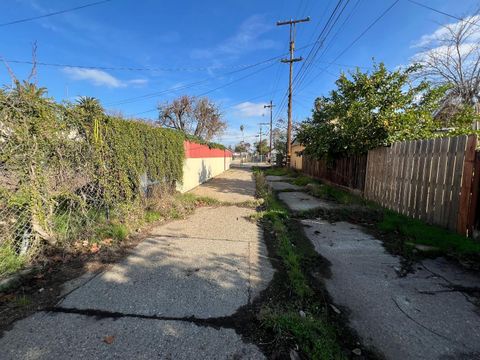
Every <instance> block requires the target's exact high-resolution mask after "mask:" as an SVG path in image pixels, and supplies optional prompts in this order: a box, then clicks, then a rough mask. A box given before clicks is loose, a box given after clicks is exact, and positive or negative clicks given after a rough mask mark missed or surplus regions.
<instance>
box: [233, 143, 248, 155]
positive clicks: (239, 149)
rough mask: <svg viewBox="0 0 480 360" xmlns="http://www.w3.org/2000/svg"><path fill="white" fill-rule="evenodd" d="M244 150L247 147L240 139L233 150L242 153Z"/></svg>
mask: <svg viewBox="0 0 480 360" xmlns="http://www.w3.org/2000/svg"><path fill="white" fill-rule="evenodd" d="M246 151H247V148H246V146H245V143H244V142H243V141H241V142H239V143H238V144H237V145H235V152H237V153H242V152H246Z"/></svg>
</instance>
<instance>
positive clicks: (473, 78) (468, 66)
mask: <svg viewBox="0 0 480 360" xmlns="http://www.w3.org/2000/svg"><path fill="white" fill-rule="evenodd" d="M479 39H480V15H479V14H478V12H477V13H475V14H474V15H473V16H469V17H465V18H464V19H463V20H461V21H458V22H456V23H453V24H448V25H445V26H443V27H441V28H440V29H438V30H437V31H435V33H434V34H433V35H427V36H424V37H423V38H422V39H421V44H420V45H421V46H422V47H423V49H422V51H421V52H420V53H418V54H417V55H416V56H415V57H414V61H415V62H417V63H418V64H419V65H420V67H419V71H418V73H419V74H420V75H421V76H424V77H426V78H427V79H429V80H431V81H432V82H434V83H436V84H448V85H450V86H451V89H450V90H449V91H448V93H447V98H446V99H445V100H446V101H445V104H444V110H447V109H449V110H447V112H448V111H453V109H454V108H455V107H457V106H459V105H469V106H478V105H477V104H478V103H479V102H480V42H479Z"/></svg>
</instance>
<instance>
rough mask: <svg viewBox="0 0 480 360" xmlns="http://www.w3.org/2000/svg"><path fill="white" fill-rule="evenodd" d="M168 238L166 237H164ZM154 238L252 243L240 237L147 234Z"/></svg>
mask: <svg viewBox="0 0 480 360" xmlns="http://www.w3.org/2000/svg"><path fill="white" fill-rule="evenodd" d="M163 238H166V239H163ZM148 239H153V240H167V239H180V240H185V239H195V240H205V241H226V242H237V243H248V244H250V243H251V242H252V240H239V239H222V238H205V237H200V236H189V235H163V234H162V235H155V234H151V235H149V236H147V238H146V240H148Z"/></svg>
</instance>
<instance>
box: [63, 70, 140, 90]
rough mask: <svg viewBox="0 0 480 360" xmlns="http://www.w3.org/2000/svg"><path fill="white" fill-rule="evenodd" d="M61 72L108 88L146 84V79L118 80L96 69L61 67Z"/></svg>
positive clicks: (74, 78) (75, 78)
mask: <svg viewBox="0 0 480 360" xmlns="http://www.w3.org/2000/svg"><path fill="white" fill-rule="evenodd" d="M63 72H64V73H65V74H67V75H68V76H69V77H70V78H71V79H73V80H85V81H88V82H90V83H92V84H93V85H95V86H106V87H109V88H124V87H127V86H129V85H133V86H135V87H142V86H145V85H147V84H148V79H142V78H139V79H132V80H126V81H124V80H120V79H118V78H116V77H115V76H113V75H110V74H109V73H107V72H106V71H103V70H97V69H84V68H77V67H66V68H63Z"/></svg>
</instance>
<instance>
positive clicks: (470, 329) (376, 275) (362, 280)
mask: <svg viewBox="0 0 480 360" xmlns="http://www.w3.org/2000/svg"><path fill="white" fill-rule="evenodd" d="M302 223H303V224H304V225H305V233H306V235H307V236H308V238H309V239H310V240H311V241H312V243H313V244H314V246H315V249H316V250H317V252H318V253H319V254H321V255H322V256H323V257H325V258H326V259H327V260H328V261H329V262H330V263H331V267H330V270H331V278H329V279H326V280H325V285H326V287H327V290H328V292H329V294H330V296H331V297H332V299H333V301H334V302H335V304H337V305H339V306H341V307H345V308H347V309H348V314H349V320H350V326H351V327H352V328H353V329H355V330H356V332H357V333H358V334H359V336H360V337H361V338H362V340H363V342H364V344H365V345H367V346H372V347H374V348H376V349H377V350H379V351H380V352H381V353H383V354H384V355H385V357H386V358H387V359H393V360H397V359H398V360H405V359H476V358H480V341H478V339H480V316H479V312H478V308H477V307H476V306H475V305H474V304H473V303H472V299H470V298H469V297H468V295H466V294H463V293H461V292H458V291H450V288H449V286H450V285H451V282H450V281H447V280H446V279H445V278H444V277H443V276H435V275H434V274H433V273H432V270H431V269H432V268H434V269H436V270H438V268H439V267H444V268H445V264H442V263H439V264H437V265H436V266H434V265H433V263H435V261H436V260H428V261H426V264H427V263H428V265H425V266H424V265H423V264H419V265H418V266H417V267H416V271H415V272H414V273H413V274H408V275H407V276H405V277H399V276H398V270H399V269H400V267H401V264H400V259H399V258H398V257H395V256H392V255H390V254H389V253H387V252H386V251H385V249H384V248H383V245H382V243H381V241H379V240H377V239H375V238H374V237H372V236H370V235H368V234H366V233H364V232H363V231H362V229H361V228H360V227H358V226H356V225H352V224H349V223H346V222H338V223H333V224H331V223H328V222H327V221H324V220H303V221H302ZM448 266H449V268H450V269H451V270H452V271H449V270H444V272H447V273H450V274H452V273H453V274H454V273H455V271H453V269H452V267H453V265H452V264H448ZM426 267H428V269H429V270H427V269H426ZM463 280H464V281H468V283H469V284H470V285H473V286H475V284H476V282H472V280H467V278H466V277H463ZM451 281H452V282H454V281H455V282H457V281H458V273H457V277H455V276H454V278H452V280H451ZM463 285H464V286H465V282H463Z"/></svg>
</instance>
